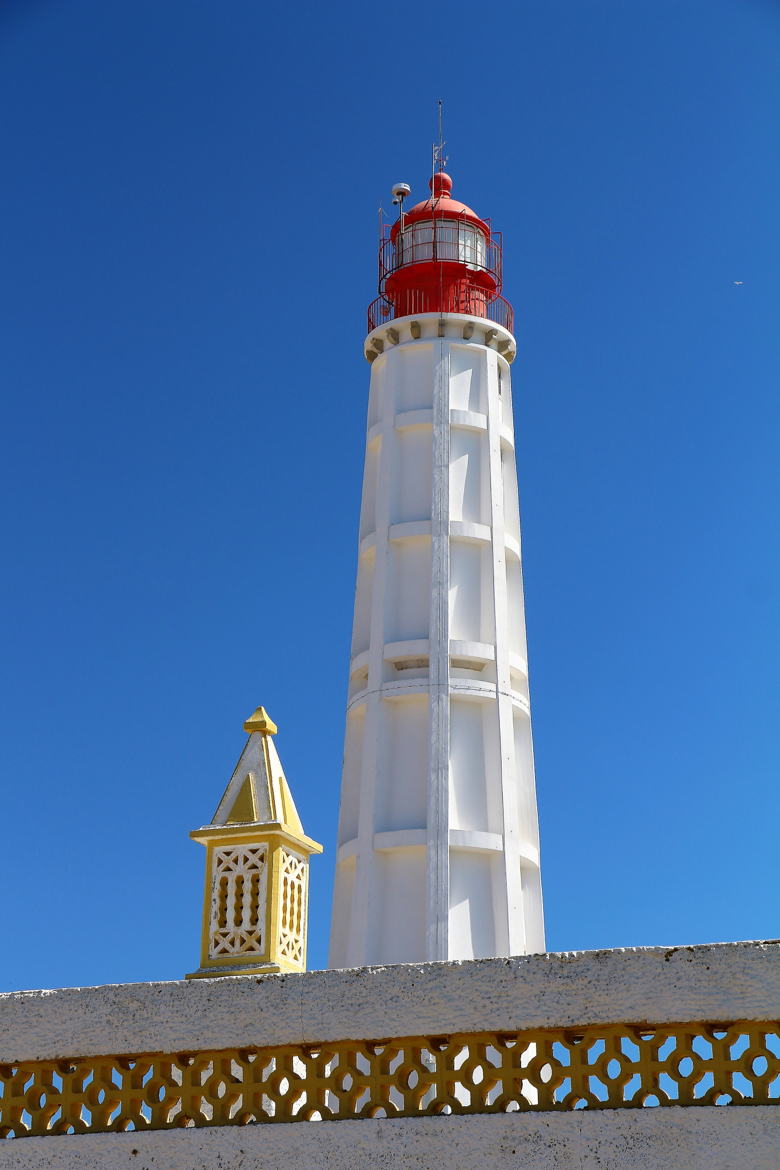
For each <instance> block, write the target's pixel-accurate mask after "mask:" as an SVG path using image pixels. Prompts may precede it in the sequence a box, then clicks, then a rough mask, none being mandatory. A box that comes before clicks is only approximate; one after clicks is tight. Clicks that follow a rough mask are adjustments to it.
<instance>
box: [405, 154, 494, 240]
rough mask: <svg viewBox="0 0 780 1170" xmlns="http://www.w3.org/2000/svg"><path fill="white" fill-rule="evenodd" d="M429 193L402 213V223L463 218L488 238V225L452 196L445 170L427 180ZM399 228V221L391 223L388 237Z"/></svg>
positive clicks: (448, 177)
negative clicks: (425, 197)
mask: <svg viewBox="0 0 780 1170" xmlns="http://www.w3.org/2000/svg"><path fill="white" fill-rule="evenodd" d="M428 186H429V188H430V190H431V194H430V195H429V196H428V198H427V199H423V200H422V201H421V202H420V203H415V205H414V207H411V208H410V209H409V210H408V211H407V212H406V213H405V214H404V217H403V218H404V224H410V223H416V222H418V221H419V220H423V219H431V217H433V216H435V217H436V218H439V217H441V218H442V219H464V220H469V221H470V222H471V223H474V224H476V225H477V226H478V227H479V228H480V229H481V230H482V231H483V232H484V233H485V235H486V236H487V238H488V239H489V238H490V225H489V224H488V223H486V222H485V220H484V219H481V218H480V217H479V216H478V215H477V213H476V211H473V210H472V209H471V208H470V207H468V206H467V205H466V204H465V203H461V202H460V200H459V199H453V198H452V176H451V175H448V174H447V172H446V171H437V172H436V174H435V175H434V176H433V178H431V179H429V180H428ZM400 229H401V221H400V220H399V221H398V222H397V223H394V224H393V227H392V229H391V232H390V238H391V239H392V240H394V239H395V238H396V236H397V235H398V232H399V231H400Z"/></svg>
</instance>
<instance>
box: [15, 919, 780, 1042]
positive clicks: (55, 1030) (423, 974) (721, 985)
mask: <svg viewBox="0 0 780 1170" xmlns="http://www.w3.org/2000/svg"><path fill="white" fill-rule="evenodd" d="M778 1018H780V941H767V942H738V943H713V944H706V945H698V946H676V947H647V948H645V947H641V948H632V949H626V950H606V951H569V952H563V953H560V954H544V955H523V956H519V957H517V958H511V959H478V960H471V961H468V962H451V963H423V964H408V965H400V966H393V967H360V968H355V969H352V970H345V971H312V972H308V973H306V974H302V975H291V974H290V975H287V974H286V975H264V976H250V975H247V976H232V977H229V978H222V979H202V980H192V981H182V982H175V983H174V982H171V983H127V984H113V985H112V984H109V985H107V986H103V987H83V988H63V989H61V990H56V991H20V992H12V993H10V994H4V995H0V1060H2V1061H3V1062H11V1063H13V1062H15V1061H29V1060H51V1059H58V1058H61V1057H65V1056H97V1055H110V1054H121V1053H133V1052H136V1053H140V1052H190V1051H197V1050H201V1049H220V1048H240V1047H272V1046H276V1045H283V1044H307V1043H315V1042H317V1041H328V1040H360V1039H382V1038H385V1037H391V1036H415V1035H430V1036H434V1035H437V1034H452V1033H457V1032H487V1031H507V1032H510V1031H520V1030H523V1029H528V1028H553V1027H556V1028H561V1027H573V1026H577V1025H584V1024H610V1023H621V1022H626V1023H651V1024H663V1023H674V1022H688V1021H690V1022H728V1021H739V1020H773V1019H774V1020H776V1019H778Z"/></svg>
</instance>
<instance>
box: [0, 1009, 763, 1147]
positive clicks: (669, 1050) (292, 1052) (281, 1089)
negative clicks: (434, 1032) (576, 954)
mask: <svg viewBox="0 0 780 1170" xmlns="http://www.w3.org/2000/svg"><path fill="white" fill-rule="evenodd" d="M0 1088H1V1089H2V1097H0V1136H2V1137H5V1138H9V1137H25V1136H32V1135H44V1134H66V1133H98V1132H107V1131H121V1130H142V1129H169V1128H174V1127H181V1126H209V1125H246V1124H249V1123H252V1122H291V1121H312V1120H328V1119H333V1120H336V1119H342V1118H368V1117H415V1116H420V1115H424V1114H428V1115H430V1114H446V1113H508V1112H514V1111H523V1110H571V1109H616V1108H626V1107H628V1108H641V1107H643V1106H650V1105H724V1104H730V1105H768V1104H778V1103H779V1100H778V1099H779V1098H780V1025H777V1026H775V1025H767V1024H765V1023H732V1024H723V1025H713V1026H709V1025H704V1024H678V1025H664V1026H663V1027H658V1028H654V1029H651V1028H649V1027H648V1026H646V1025H644V1026H640V1025H632V1024H622V1025H617V1026H610V1027H595V1026H594V1027H589V1028H585V1029H576V1030H575V1029H565V1030H563V1029H562V1030H556V1031H538V1032H515V1033H497V1032H492V1033H479V1034H468V1035H453V1036H435V1037H434V1036H425V1037H420V1036H417V1037H410V1038H402V1039H398V1038H395V1039H392V1040H381V1041H368V1040H366V1041H341V1042H337V1043H328V1044H311V1045H296V1046H290V1047H284V1048H274V1049H270V1048H263V1049H236V1050H232V1051H222V1052H193V1053H179V1054H177V1055H155V1054H151V1055H139V1056H106V1057H91V1058H89V1059H85V1060H60V1061H41V1062H37V1063H29V1064H16V1065H0Z"/></svg>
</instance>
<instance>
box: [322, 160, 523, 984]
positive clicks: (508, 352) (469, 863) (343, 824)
mask: <svg viewBox="0 0 780 1170" xmlns="http://www.w3.org/2000/svg"><path fill="white" fill-rule="evenodd" d="M436 179H440V180H446V182H447V184H449V185H448V186H446V189H445V190H444V192H442V187H443V186H444V184H441V183H440V185H439V195H438V197H437V190H436V186H435V183H436ZM449 186H451V183H450V181H449V176H446V175H445V176H436V177H435V179H434V188H433V197H432V199H431V200H428V201H427V202H426V204H422V205H420V207H419V208H416V209H414V210H413V211H412V212H411V213H409V215H408V217H407V222H406V224H405V225H404V229H403V231H404V232H405V233H406V232H412V231H416V234H417V237H418V246H417V252H416V253H410V252H409V250H408V249H409V248H410V247H411V244H410V242H409V238H408V237H407V238H406V239H404V238H402V239H401V241H400V244H399V241H398V236H396V238H395V240H391V243H392V246H393V253H392V257H391V272H390V276H391V279H390V280H389V281H386V282H385V284H384V286H380V289H383V296H382V300H383V301H384V302H385V304H386V305H389V311H388V313H387V317H388V320H387V323H386V324H379V325H377V324H376V322H375V321H371V322H370V324H373V325H374V327H373V328H371V329H370V332H369V335H368V337H367V339H366V355H367V357H368V358H369V360H370V361H371V388H370V395H369V408H368V422H367V435H366V454H365V471H364V480H363V499H362V507H361V519H360V543H359V557H358V574H357V587H356V597H355V614H354V625H353V635H352V652H351V662H350V678H349V697H348V704H347V721H346V722H347V726H346V740H345V751H344V772H343V779H342V791H341V812H340V821H339V842H338V845H339V847H338V858H337V874H336V890H335V895H334V908H333V924H332V934H331V953H330V964H331V966H334V967H343V966H358V965H365V964H371V963H388V962H390V963H393V962H412V961H419V960H425V959H448V958H471V957H481V956H488V955H504V954H518V953H524V952H530V951H540V950H543V949H544V931H543V919H542V901H541V882H540V872H539V839H538V827H537V813H536V799H535V785H534V765H533V750H532V743H531V725H530V709H529V693H528V668H527V654H526V640H525V623H524V614H523V589H522V573H521V559H520V521H519V510H518V500H517V477H516V469H515V450H514V430H513V421H512V397H511V386H510V363H511V361H512V359H513V357H514V353H515V342H514V338H513V336H512V333H511V332H510V329H509V328H507V327H506V324H501V323H500V321H501V319H503V320H504V321H505V322H506V323H510V324H511V310H510V309H509V307H508V305H506V302H503V301H501V299H500V297H499V296H498V291H497V282H496V283H494V284H492V285H491V283H490V280H489V279H486V278H487V277H489V276H490V274H491V271H494V270H490V269H487V267H486V266H485V265H483V267H482V268H479V267H478V262H479V257H480V253H479V249H480V248H482V252H481V256H482V258H483V260H484V259H485V258H486V256H487V254H488V253H487V248H488V247H489V246H490V243H491V242H492V241H491V240H490V237H489V235H487V232H489V229H488V228H487V227H486V225H485V224H484V221H480V220H478V219H477V217H476V216H474V213H472V212H469V211H468V209H467V208H463V205H461V204H457V205H455V201H454V200H452V199H451V198H449ZM443 204H453V205H455V206H457V207H458V208H463V211H464V212H466V213H468V214H467V215H466V216H464V215H463V214H462V212H461V213H460V218H459V219H456V218H455V215H454V214H451V215H449V216H448V215H447V214H446V211H447V209H446V208H445V214H444V215H442V214H441V211H440V209H441V207H442V205H443ZM428 208H430V210H429V211H428V220H429V221H433V226H432V228H431V231H432V239H431V243H430V244H429V246H428V252H429V254H428V255H426V254H425V251H426V248H425V233H426V226H425V225H426V218H425V215H424V214H423V215H422V217H420V216H419V215H418V216H417V218H416V219H415V214H416V213H417V212H418V211H422V212H425V211H426V210H427V209H428ZM437 212H439V217H438V222H436V218H437V215H436V213H437ZM468 216H471V217H473V218H472V220H471V221H469V219H468ZM453 220H454V224H453V223H452V221H453ZM474 223H476V224H478V225H481V227H479V228H478V229H476V230H475V231H472V225H473V224H474ZM418 224H421V225H422V226H421V227H416V225H418ZM453 227H454V231H455V234H454V236H453V234H452V228H453ZM464 227H465V229H466V230H465V231H464V230H463V229H464ZM483 229H484V233H485V235H484V240H483V242H480V240H479V238H478V233H479V232H482V231H483ZM459 236H460V239H459ZM437 237H438V239H437ZM464 237H466V247H464V244H463V239H464ZM447 239H449V240H450V247H451V259H450V260H448V261H446V264H448V266H449V267H448V271H447V272H442V273H440V274H439V275H441V279H440V280H438V282H437V270H438V269H440V268H442V267H443V264H442V257H441V256H440V255H433V253H436V252H438V253H441V252H443V251H444V250H445V249H444V248H443V247H442V240H445V241H446V240H447ZM453 240H454V243H452V241H453ZM483 244H484V246H483ZM468 248H472V251H470V252H469V251H468ZM403 249H406V252H405V253H404V251H403ZM404 255H406V256H407V257H408V256H410V255H411V256H412V257H413V259H412V260H411V261H410V262H409V263H408V264H405V263H404V262H403V261H404ZM464 255H465V261H464V259H463V257H464ZM393 259H394V260H395V265H394V266H393V263H392V262H393ZM404 268H407V269H408V271H407V272H403V271H402V270H403V269H404ZM414 269H417V270H418V272H417V273H415V272H414ZM475 277H476V278H477V279H476V281H475ZM393 278H394V287H393ZM437 283H438V292H437ZM388 284H389V285H390V288H389V290H388ZM437 297H438V303H436V301H437ZM475 297H476V298H477V300H476V302H475V300H474V298H475ZM470 301H471V304H472V305H473V306H474V308H475V310H476V311H474V312H468V311H464V310H466V309H467V308H468V305H469V302H470ZM432 302H433V303H432ZM415 306H419V308H420V309H433V310H434V311H415ZM395 310H399V311H398V312H396V311H395ZM491 318H494V319H491Z"/></svg>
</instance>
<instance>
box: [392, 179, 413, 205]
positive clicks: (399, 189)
mask: <svg viewBox="0 0 780 1170" xmlns="http://www.w3.org/2000/svg"><path fill="white" fill-rule="evenodd" d="M411 192H412V188H411V187H410V186H409V184H408V183H393V187H392V195H393V203H400V201H401V200H402V199H405V198H406V196H407V195H411Z"/></svg>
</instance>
